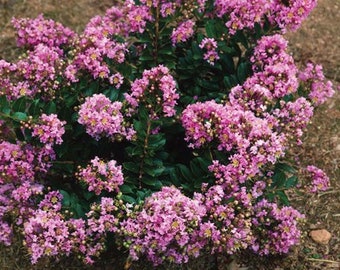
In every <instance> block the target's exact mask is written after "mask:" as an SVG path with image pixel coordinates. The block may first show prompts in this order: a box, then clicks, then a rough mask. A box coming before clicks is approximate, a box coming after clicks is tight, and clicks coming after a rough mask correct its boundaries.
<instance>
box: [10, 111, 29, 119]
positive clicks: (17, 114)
mask: <svg viewBox="0 0 340 270" xmlns="http://www.w3.org/2000/svg"><path fill="white" fill-rule="evenodd" d="M12 117H13V118H14V120H16V121H25V120H27V114H26V113H23V112H15V113H13V115H12Z"/></svg>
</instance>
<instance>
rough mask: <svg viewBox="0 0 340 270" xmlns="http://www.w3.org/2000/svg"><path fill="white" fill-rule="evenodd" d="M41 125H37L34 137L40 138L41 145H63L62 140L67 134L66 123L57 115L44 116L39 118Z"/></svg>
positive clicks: (33, 133)
mask: <svg viewBox="0 0 340 270" xmlns="http://www.w3.org/2000/svg"><path fill="white" fill-rule="evenodd" d="M39 121H40V123H39V124H35V125H34V127H33V131H32V136H34V137H38V138H39V140H40V142H41V143H45V144H51V145H53V144H61V143H62V142H63V139H62V138H61V137H62V136H63V134H64V133H65V128H64V125H65V124H66V122H65V121H60V120H59V119H58V116H57V115H56V114H50V115H46V114H42V115H41V116H40V117H39Z"/></svg>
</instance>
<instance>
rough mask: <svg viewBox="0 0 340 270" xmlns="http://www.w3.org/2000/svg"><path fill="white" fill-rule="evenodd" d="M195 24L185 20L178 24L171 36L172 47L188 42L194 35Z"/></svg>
mask: <svg viewBox="0 0 340 270" xmlns="http://www.w3.org/2000/svg"><path fill="white" fill-rule="evenodd" d="M194 27H195V22H194V21H193V20H186V21H183V22H182V23H180V24H179V25H178V26H177V27H176V28H175V29H174V30H173V31H172V34H171V42H172V45H173V46H175V45H176V44H178V43H181V42H186V41H188V40H189V39H190V38H191V37H192V36H193V34H194Z"/></svg>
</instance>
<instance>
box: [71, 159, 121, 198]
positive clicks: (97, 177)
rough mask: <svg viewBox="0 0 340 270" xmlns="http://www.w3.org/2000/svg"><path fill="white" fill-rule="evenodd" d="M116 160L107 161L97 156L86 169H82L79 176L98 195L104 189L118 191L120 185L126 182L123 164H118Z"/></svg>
mask: <svg viewBox="0 0 340 270" xmlns="http://www.w3.org/2000/svg"><path fill="white" fill-rule="evenodd" d="M116 164H117V162H116V161H115V160H110V161H108V162H105V161H104V160H101V159H99V158H98V157H95V158H94V159H92V160H91V164H89V165H88V166H87V167H86V168H85V169H80V170H79V172H78V174H77V176H78V179H79V180H80V181H81V182H84V183H85V184H86V185H88V190H89V191H93V192H94V193H95V194H96V195H99V194H101V193H102V191H103V190H105V191H108V192H114V191H115V192H118V191H119V186H120V185H122V184H123V183H124V177H123V173H122V168H121V166H117V165H116Z"/></svg>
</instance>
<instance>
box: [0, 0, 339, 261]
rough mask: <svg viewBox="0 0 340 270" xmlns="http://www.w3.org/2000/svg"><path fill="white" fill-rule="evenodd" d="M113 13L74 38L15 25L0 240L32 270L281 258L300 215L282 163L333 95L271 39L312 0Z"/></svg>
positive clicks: (3, 116)
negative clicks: (34, 266) (41, 264)
mask: <svg viewBox="0 0 340 270" xmlns="http://www.w3.org/2000/svg"><path fill="white" fill-rule="evenodd" d="M120 2H122V3H121V4H119V5H118V6H114V7H112V8H110V9H108V10H107V12H106V13H105V15H103V16H96V17H94V18H93V19H91V21H90V22H89V23H88V25H87V26H86V28H85V30H84V32H83V33H79V34H78V33H74V32H73V31H71V30H70V29H68V28H67V27H64V26H62V25H61V24H60V23H56V22H54V21H52V20H49V19H46V18H44V17H43V16H42V15H41V16H39V17H38V18H36V19H28V18H26V19H13V24H14V26H15V28H16V30H17V33H18V40H17V43H18V46H19V47H22V48H24V49H26V50H27V51H26V52H25V53H24V54H23V55H22V56H21V57H20V59H19V60H18V61H16V62H13V63H10V62H7V61H5V60H0V127H1V133H0V172H1V174H0V228H1V231H0V241H1V242H2V243H4V244H6V245H10V244H11V239H12V236H13V234H14V233H15V232H20V233H22V234H23V235H24V239H25V241H24V244H25V246H26V248H27V250H28V253H29V254H30V255H31V261H32V263H37V262H38V261H39V260H40V259H41V258H44V257H45V258H46V257H47V258H48V257H53V258H60V257H61V256H69V255H71V254H73V255H76V256H78V257H79V258H81V259H83V260H84V262H85V263H87V264H92V263H94V262H95V260H96V259H98V258H100V255H101V254H102V253H103V252H104V251H105V250H107V249H109V248H111V247H114V248H115V249H120V251H121V253H122V254H125V252H126V251H127V252H128V253H129V258H127V260H128V261H129V260H139V259H142V258H146V259H148V260H149V261H151V262H152V263H153V264H154V265H159V264H163V263H177V264H183V263H186V262H188V261H189V259H190V258H196V257H198V256H200V255H201V254H203V253H210V254H218V253H223V254H229V255H232V254H235V253H238V252H243V251H245V250H252V251H253V252H254V253H256V254H259V255H261V256H264V255H269V254H282V253H287V252H288V251H289V248H290V247H291V246H293V245H295V244H297V243H298V241H299V237H300V231H299V226H298V225H299V220H300V219H302V218H303V215H302V214H300V213H299V212H298V211H297V210H295V209H293V208H292V207H291V206H288V205H289V199H288V197H287V196H286V193H285V191H286V190H288V189H291V188H295V187H296V186H297V184H298V179H297V176H296V171H297V170H296V168H295V166H294V164H291V163H289V162H288V161H287V160H285V153H286V152H287V151H289V148H290V147H294V146H295V145H297V144H301V143H302V138H303V137H302V135H303V132H304V130H305V128H306V126H307V124H308V123H309V121H310V119H311V117H312V116H313V110H314V108H315V107H316V106H318V105H320V104H322V103H323V102H325V101H326V99H327V98H329V97H331V96H332V95H333V94H334V90H333V88H332V84H331V82H329V81H327V80H326V78H325V76H324V75H323V73H322V67H321V66H319V65H312V64H307V66H306V68H305V69H303V70H299V68H298V67H297V66H296V65H295V63H294V59H293V57H292V56H291V55H290V54H289V52H288V42H287V41H286V40H285V38H284V37H283V36H282V34H283V33H285V32H286V31H288V30H295V29H297V28H298V26H299V25H300V24H301V22H302V21H303V19H305V18H306V17H307V15H308V14H309V13H310V11H311V10H312V9H313V8H314V6H315V5H316V0H299V1H291V0H288V1H283V0H274V1H269V0H261V1H255V2H254V1H239V0H237V1H236V0H234V1H220V0H215V1H213V0H197V1H196V0H190V1H181V0H176V1H157V0H153V1H147V0H141V1H133V0H129V1H120ZM306 172H308V173H309V174H310V176H311V177H312V179H313V181H312V182H311V184H310V185H308V187H307V189H306V190H308V191H310V192H317V191H318V190H321V191H322V190H325V189H326V188H327V187H328V185H329V179H328V178H327V176H326V175H325V174H324V173H323V172H322V171H321V170H320V169H318V168H316V167H314V166H309V167H307V169H306Z"/></svg>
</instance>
